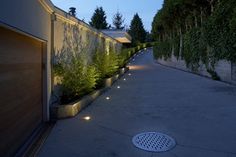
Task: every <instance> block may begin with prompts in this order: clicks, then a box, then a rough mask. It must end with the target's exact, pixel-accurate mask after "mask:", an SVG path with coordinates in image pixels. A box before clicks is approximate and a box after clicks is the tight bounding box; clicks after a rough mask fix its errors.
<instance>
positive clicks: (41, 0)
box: [0, 0, 122, 120]
mask: <svg viewBox="0 0 236 157" xmlns="http://www.w3.org/2000/svg"><path fill="white" fill-rule="evenodd" d="M0 25H3V26H5V27H8V28H10V29H12V30H14V31H18V32H20V33H23V34H25V35H27V36H30V37H33V38H36V39H37V40H40V41H43V42H44V51H45V54H44V56H43V58H44V61H43V62H44V67H45V74H44V76H45V78H44V88H45V89H44V95H45V96H44V99H45V100H44V102H45V104H46V105H45V113H46V115H45V116H44V117H45V120H49V108H50V105H51V103H52V102H53V100H52V99H53V95H52V88H54V85H55V84H53V80H54V78H53V76H52V74H51V71H52V66H51V65H52V64H51V61H52V59H54V58H52V57H54V55H55V54H56V53H60V52H61V50H63V49H66V50H67V52H68V53H70V52H72V51H73V46H75V45H76V44H79V45H82V47H79V49H80V51H82V50H83V49H84V50H85V49H86V52H87V56H88V61H89V58H91V56H92V53H93V52H94V50H95V48H96V46H98V45H99V43H103V41H104V43H106V44H104V45H103V46H102V47H103V49H104V50H105V47H106V48H107V50H108V45H112V46H110V47H114V48H116V49H117V50H120V49H121V47H122V44H121V43H119V42H118V41H117V40H115V39H113V38H111V37H109V36H106V35H105V34H103V33H102V32H100V31H98V30H96V29H93V28H91V27H90V26H89V25H87V24H86V23H84V22H82V21H80V20H78V19H76V18H74V17H72V16H70V15H68V14H67V13H66V12H64V11H62V10H60V9H58V8H57V7H55V6H54V5H53V4H52V2H51V1H50V0H21V1H15V0H3V1H2V2H1V6H0ZM65 28H66V31H65ZM66 40H67V44H65V43H66V42H65V41H66ZM68 41H69V42H68ZM68 43H69V44H68ZM110 47H109V48H110Z"/></svg>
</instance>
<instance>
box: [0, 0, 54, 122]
mask: <svg viewBox="0 0 236 157" xmlns="http://www.w3.org/2000/svg"><path fill="white" fill-rule="evenodd" d="M0 8H1V9H0V24H1V25H3V26H5V27H9V28H10V29H12V30H14V31H18V32H20V33H23V34H25V35H27V36H30V37H34V38H36V39H38V40H41V41H43V42H44V43H45V45H46V49H45V51H46V53H45V56H44V64H45V65H46V69H45V70H46V72H45V74H44V75H46V76H45V78H44V79H45V80H44V88H45V89H44V94H45V96H44V99H45V100H44V104H46V106H47V107H45V109H44V110H45V113H46V115H44V118H45V119H44V120H48V118H49V98H50V91H51V89H50V84H51V83H50V82H51V79H50V78H51V77H50V75H51V68H50V49H51V48H50V45H51V43H50V33H51V16H50V14H49V13H48V12H47V11H46V10H45V9H44V8H43V6H42V5H41V4H40V2H39V1H38V0H21V1H15V0H3V1H1V7H0Z"/></svg>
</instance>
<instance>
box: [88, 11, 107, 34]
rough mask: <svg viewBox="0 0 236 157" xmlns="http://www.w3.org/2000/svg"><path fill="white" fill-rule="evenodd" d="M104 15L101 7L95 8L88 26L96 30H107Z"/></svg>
mask: <svg viewBox="0 0 236 157" xmlns="http://www.w3.org/2000/svg"><path fill="white" fill-rule="evenodd" d="M106 18H107V17H106V13H105V11H104V10H103V8H102V7H97V8H96V9H95V11H94V13H93V16H92V18H91V21H90V22H89V24H90V25H91V26H92V27H94V28H96V29H107V25H108V24H107V21H106Z"/></svg>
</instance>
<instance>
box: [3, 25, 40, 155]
mask: <svg viewBox="0 0 236 157" xmlns="http://www.w3.org/2000/svg"><path fill="white" fill-rule="evenodd" d="M42 50H43V49H42V42H40V41H37V40H36V39H33V38H30V37H27V36H25V35H22V34H19V33H16V32H13V31H11V30H8V29H5V28H3V27H0V156H4V157H5V156H12V155H13V154H14V153H15V152H16V150H17V149H19V147H20V146H22V144H23V143H24V142H25V141H26V139H27V138H28V137H29V136H30V135H31V134H32V132H33V131H34V130H35V129H36V128H37V127H38V126H39V125H40V124H41V123H42Z"/></svg>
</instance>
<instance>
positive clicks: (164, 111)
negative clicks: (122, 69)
mask: <svg viewBox="0 0 236 157" xmlns="http://www.w3.org/2000/svg"><path fill="white" fill-rule="evenodd" d="M130 68H131V70H130V73H131V76H129V75H128V73H127V74H126V75H125V76H124V77H123V78H122V79H120V80H119V81H117V82H116V83H115V84H114V85H113V87H112V88H111V89H110V90H108V91H107V92H106V93H104V94H103V95H102V96H101V97H99V98H98V99H97V100H96V101H95V102H93V103H92V104H91V105H90V106H89V107H88V108H86V109H85V110H83V111H82V112H81V113H80V114H79V115H78V116H76V117H74V118H71V119H65V120H60V121H58V122H57V124H56V125H55V127H54V128H53V130H52V132H51V134H50V136H49V137H48V139H47V140H46V142H45V144H44V146H43V147H42V149H41V150H40V152H39V154H38V156H39V157H236V87H235V86H232V85H228V84H225V83H222V82H218V81H213V80H211V79H207V78H204V77H200V76H197V75H194V74H191V73H186V72H183V71H179V70H175V69H171V68H168V67H164V66H161V65H159V64H156V63H154V60H153V57H152V50H147V51H145V52H144V53H143V54H140V55H139V56H136V57H135V60H134V61H133V62H131V65H130ZM124 78H126V80H123V79H124ZM117 86H120V88H117ZM106 97H109V98H110V99H109V100H107V99H106ZM85 116H90V117H91V119H90V120H88V121H87V120H84V119H83V117H85ZM146 131H157V132H162V133H165V134H167V135H169V136H171V137H172V138H174V139H175V140H176V143H177V145H176V146H175V147H174V148H173V149H171V150H170V151H167V152H163V153H152V152H147V151H143V150H141V149H138V148H136V147H135V146H133V144H132V137H133V136H134V135H136V134H138V133H141V132H146Z"/></svg>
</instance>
